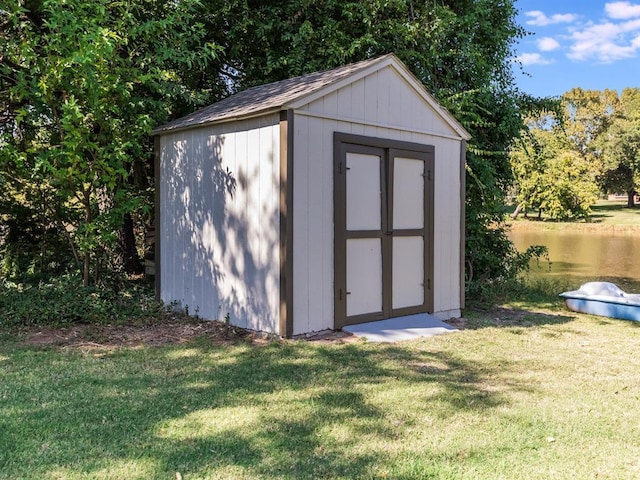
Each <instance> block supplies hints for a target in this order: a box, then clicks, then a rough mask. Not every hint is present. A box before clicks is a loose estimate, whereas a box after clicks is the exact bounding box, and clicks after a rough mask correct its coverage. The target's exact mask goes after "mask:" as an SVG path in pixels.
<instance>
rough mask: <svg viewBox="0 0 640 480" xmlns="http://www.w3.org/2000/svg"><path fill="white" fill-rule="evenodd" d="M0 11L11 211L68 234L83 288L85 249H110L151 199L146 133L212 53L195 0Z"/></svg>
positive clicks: (40, 5)
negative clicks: (140, 179) (39, 215)
mask: <svg viewBox="0 0 640 480" xmlns="http://www.w3.org/2000/svg"><path fill="white" fill-rule="evenodd" d="M3 8H6V9H9V10H6V9H3V10H1V11H0V15H1V17H0V22H1V24H2V28H3V30H4V32H5V33H4V34H2V35H0V51H2V52H3V57H2V63H0V92H2V93H1V97H0V108H1V109H2V116H3V117H4V120H5V121H4V122H3V124H2V126H1V127H0V145H2V147H3V148H2V149H1V150H0V152H1V153H0V178H1V179H2V182H3V183H5V184H8V186H9V188H10V189H12V191H13V192H15V193H16V194H18V196H17V197H16V198H15V199H14V204H13V207H16V208H19V207H24V208H27V209H29V210H30V211H32V212H36V211H38V210H43V211H46V212H47V214H48V215H47V218H46V219H42V220H40V221H39V223H40V225H39V227H40V228H41V229H45V230H51V229H57V231H58V232H59V235H61V236H64V235H67V236H68V237H69V240H70V243H69V245H70V246H71V247H72V249H73V252H74V256H75V259H76V267H78V266H79V265H78V264H79V263H80V258H81V257H84V276H85V278H84V280H85V284H87V283H88V274H89V269H88V267H89V265H88V261H89V257H90V256H95V257H96V258H97V256H98V254H99V252H100V251H103V250H110V249H112V248H113V244H114V241H115V232H116V231H117V230H118V228H119V226H120V225H122V222H123V216H124V214H125V213H131V212H137V213H140V214H141V213H142V211H143V210H142V209H143V206H144V204H145V201H148V197H147V196H146V192H145V190H144V188H141V185H140V184H137V185H136V181H135V180H136V179H135V174H136V172H137V171H142V172H145V171H146V172H147V174H148V173H149V168H148V167H147V166H146V165H148V164H149V159H150V155H151V149H150V144H149V142H148V137H147V135H148V132H149V131H150V130H151V129H152V128H153V127H154V126H155V125H157V124H158V123H159V122H162V121H164V120H165V119H166V118H167V115H168V114H169V113H170V112H171V110H172V105H173V104H177V103H179V102H180V101H183V102H184V101H185V98H186V97H188V95H189V89H188V88H186V87H185V85H184V82H182V81H181V77H180V73H179V72H180V71H181V70H185V69H192V68H193V69H197V68H200V66H206V64H207V62H208V60H209V59H211V58H212V57H213V55H214V54H215V49H214V48H213V47H212V46H211V45H209V44H208V43H207V42H206V40H205V38H204V35H205V30H204V28H203V25H202V24H201V23H199V22H198V21H197V18H198V14H199V8H200V7H199V3H197V2H196V1H192V0H187V1H181V2H156V1H143V0H136V1H133V2H113V1H110V0H96V1H91V2H86V1H82V0H65V1H64V2H58V1H52V0H44V1H42V2H17V3H14V4H12V5H11V6H9V7H3ZM143 186H146V185H143ZM3 220H4V219H3ZM41 246H43V247H47V248H48V247H49V245H47V244H46V243H43V244H41ZM69 260H70V259H69ZM95 268H97V266H96V267H94V269H95Z"/></svg>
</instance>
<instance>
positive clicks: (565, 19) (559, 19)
mask: <svg viewBox="0 0 640 480" xmlns="http://www.w3.org/2000/svg"><path fill="white" fill-rule="evenodd" d="M525 15H526V16H527V17H531V20H528V21H527V22H526V23H527V25H537V26H539V27H544V26H545V25H551V24H554V23H571V22H574V21H575V20H577V19H578V16H577V15H575V14H573V13H556V14H553V15H551V16H550V17H548V16H547V15H546V14H545V13H544V12H541V11H540V10H532V11H530V12H526V13H525Z"/></svg>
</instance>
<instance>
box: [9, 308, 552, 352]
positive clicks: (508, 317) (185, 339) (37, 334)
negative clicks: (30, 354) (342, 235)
mask: <svg viewBox="0 0 640 480" xmlns="http://www.w3.org/2000/svg"><path fill="white" fill-rule="evenodd" d="M547 315H549V314H548V313H538V312H528V311H524V310H517V309H510V308H500V307H495V308H492V309H489V310H485V311H483V312H482V317H484V318H485V319H486V321H485V322H484V324H485V326H487V323H490V324H491V325H494V326H509V325H523V323H524V324H526V323H528V322H526V319H527V318H528V319H530V318H531V317H532V316H533V317H536V316H547ZM447 323H449V324H450V325H452V326H453V327H455V328H457V329H459V330H464V329H465V328H476V327H475V326H474V325H472V324H470V323H474V322H469V320H467V319H466V318H457V319H454V318H452V319H450V320H447ZM20 337H21V339H22V340H21V343H22V344H24V345H29V346H40V347H55V348H64V349H74V348H75V349H115V348H120V347H126V348H142V347H154V346H165V345H183V344H187V343H190V342H194V341H199V340H200V341H206V342H208V343H211V344H214V345H232V344H237V343H249V344H255V345H261V344H266V343H269V342H272V341H280V339H279V338H278V337H277V336H274V335H268V334H263V333H258V332H252V331H248V330H244V329H242V328H237V327H233V326H229V325H226V324H224V323H222V322H219V321H206V320H200V321H198V320H194V319H191V318H188V319H184V318H173V319H171V318H170V319H164V320H161V321H149V322H148V323H145V324H141V325H73V326H69V327H60V328H53V327H35V326H34V327H30V328H28V329H26V330H23V331H22V332H20ZM295 340H303V341H310V342H319V343H327V344H335V343H347V342H354V341H357V337H355V336H353V335H351V334H350V333H347V332H343V331H334V330H326V331H323V332H319V333H315V334H313V335H303V336H299V337H296V338H295Z"/></svg>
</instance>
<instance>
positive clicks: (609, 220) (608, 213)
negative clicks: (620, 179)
mask: <svg viewBox="0 0 640 480" xmlns="http://www.w3.org/2000/svg"><path fill="white" fill-rule="evenodd" d="M513 208H514V207H510V208H507V211H506V213H508V214H511V213H512V212H513ZM537 215H538V214H537V212H529V218H528V219H526V218H524V216H522V215H520V216H519V217H518V219H517V220H512V219H511V218H510V217H507V219H508V220H509V224H510V225H511V226H512V227H513V228H525V229H526V228H536V229H540V228H542V229H544V230H567V229H569V230H577V231H581V230H587V231H588V230H593V231H610V230H621V231H638V232H640V205H639V206H636V207H635V208H628V207H627V202H626V201H624V202H621V201H609V200H600V201H598V202H597V203H596V204H595V205H593V206H592V207H591V214H590V215H589V218H588V221H586V222H585V221H579V222H554V221H550V220H549V219H548V218H547V217H546V216H545V215H544V212H543V215H542V220H543V221H542V222H541V221H540V220H538V219H537Z"/></svg>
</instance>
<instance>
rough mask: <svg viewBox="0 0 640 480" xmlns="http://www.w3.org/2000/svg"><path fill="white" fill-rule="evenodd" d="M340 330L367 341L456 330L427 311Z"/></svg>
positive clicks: (398, 339) (419, 336)
mask: <svg viewBox="0 0 640 480" xmlns="http://www.w3.org/2000/svg"><path fill="white" fill-rule="evenodd" d="M342 330H344V331H345V332H349V333H351V334H353V335H356V336H358V337H364V338H366V339H367V341H369V342H399V341H402V340H413V339H416V338H421V337H432V336H434V335H441V334H443V333H450V332H457V331H458V329H456V328H454V327H452V326H451V325H448V324H446V323H444V322H442V321H440V320H438V319H437V318H435V317H433V316H431V315H429V314H428V313H419V314H417V315H408V316H406V317H398V318H390V319H388V320H380V321H378V322H369V323H360V324H358V325H348V326H346V327H343V328H342Z"/></svg>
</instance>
